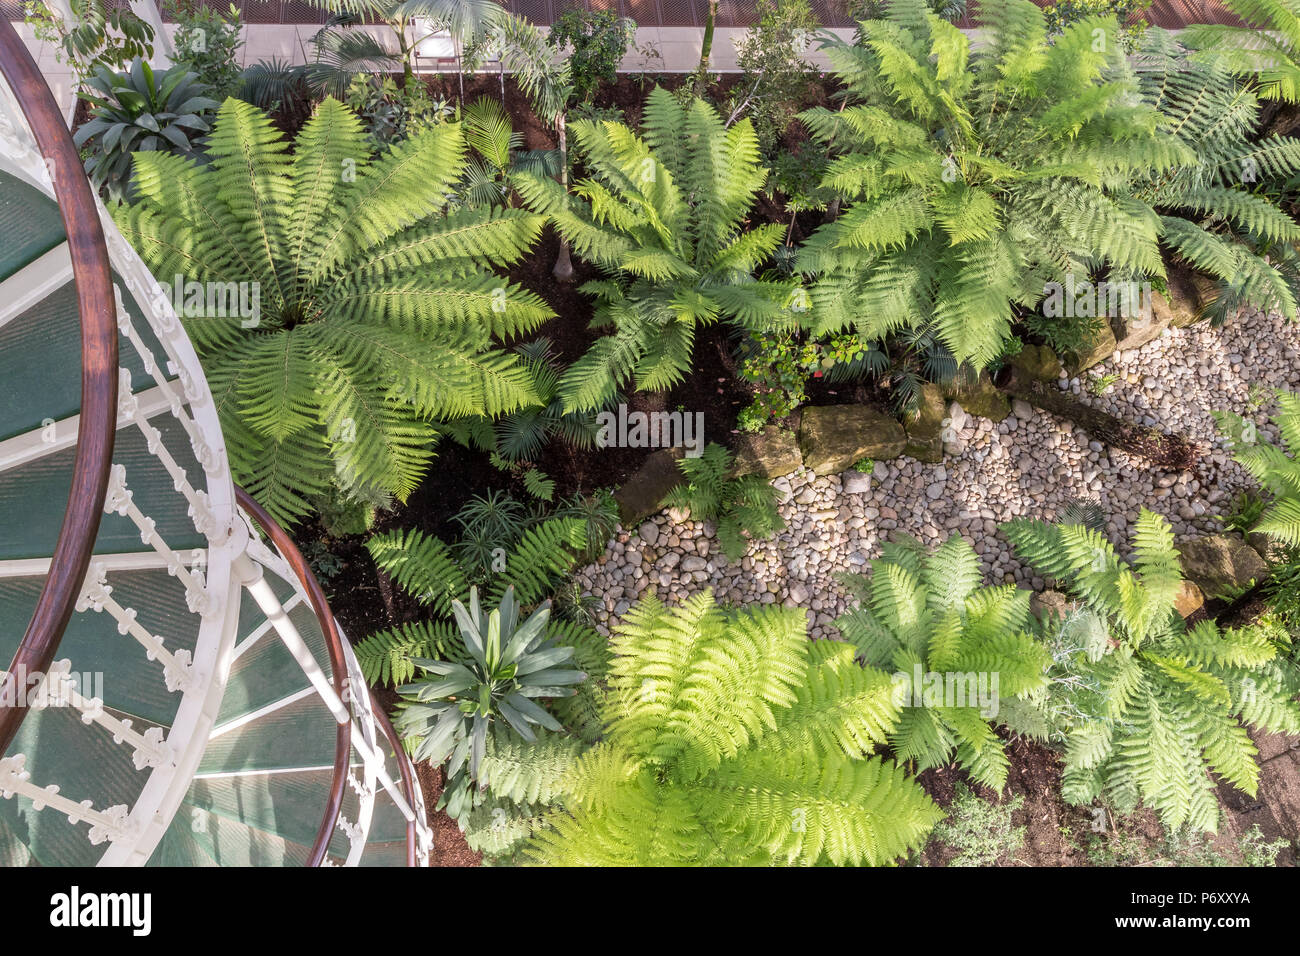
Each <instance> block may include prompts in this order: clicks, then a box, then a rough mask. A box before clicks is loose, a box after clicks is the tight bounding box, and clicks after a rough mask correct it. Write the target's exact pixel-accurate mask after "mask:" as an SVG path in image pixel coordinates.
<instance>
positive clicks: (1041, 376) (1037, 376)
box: [1011, 345, 1063, 382]
mask: <svg viewBox="0 0 1300 956" xmlns="http://www.w3.org/2000/svg"><path fill="white" fill-rule="evenodd" d="M1011 367H1012V368H1014V369H1018V370H1019V371H1021V372H1023V373H1024V374H1025V375H1026V376H1028V377H1029V378H1032V379H1034V380H1036V381H1039V382H1055V381H1056V380H1057V379H1058V378H1060V377H1061V370H1062V368H1063V366H1062V365H1061V360H1060V359H1059V358H1057V355H1056V353H1055V352H1053V351H1052V350H1051V349H1050V348H1049V347H1048V346H1046V345H1026V346H1025V347H1024V348H1022V349H1021V350H1020V353H1019V354H1018V355H1014V356H1012V357H1011Z"/></svg>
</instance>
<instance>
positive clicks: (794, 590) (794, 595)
mask: <svg viewBox="0 0 1300 956" xmlns="http://www.w3.org/2000/svg"><path fill="white" fill-rule="evenodd" d="M787 593H788V594H789V595H790V604H792V605H794V606H797V607H803V606H804V605H805V604H807V603H808V589H807V588H806V587H804V586H803V585H802V584H798V583H796V584H791V585H790V589H789V591H788V592H787Z"/></svg>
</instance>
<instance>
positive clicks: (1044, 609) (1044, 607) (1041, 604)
mask: <svg viewBox="0 0 1300 956" xmlns="http://www.w3.org/2000/svg"><path fill="white" fill-rule="evenodd" d="M1069 608H1070V599H1069V597H1067V596H1066V595H1065V594H1063V593H1062V592H1060V591H1051V590H1048V591H1041V592H1039V593H1036V594H1033V595H1031V596H1030V598H1029V610H1030V612H1031V613H1032V614H1033V615H1034V616H1036V617H1037V618H1038V619H1039V620H1043V621H1045V620H1047V618H1048V616H1051V617H1055V618H1057V619H1058V620H1059V619H1061V618H1063V617H1065V615H1066V613H1067V611H1069Z"/></svg>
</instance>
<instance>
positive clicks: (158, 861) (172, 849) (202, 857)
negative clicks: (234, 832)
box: [145, 807, 217, 867]
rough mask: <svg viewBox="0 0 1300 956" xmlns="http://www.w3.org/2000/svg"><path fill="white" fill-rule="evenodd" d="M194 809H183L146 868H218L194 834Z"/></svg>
mask: <svg viewBox="0 0 1300 956" xmlns="http://www.w3.org/2000/svg"><path fill="white" fill-rule="evenodd" d="M192 810H193V808H187V807H181V809H180V811H179V812H178V813H177V815H176V816H175V817H173V818H172V823H171V826H169V827H168V828H167V832H166V833H164V834H163V837H162V839H161V840H159V841H158V846H156V847H155V848H154V851H153V855H152V856H150V857H149V860H148V862H147V863H145V866H184V867H191V866H216V865H217V862H216V860H214V859H212V857H210V856H208V853H207V851H206V850H205V849H203V846H202V845H201V844H200V843H199V842H198V840H196V839H194V834H193V832H192Z"/></svg>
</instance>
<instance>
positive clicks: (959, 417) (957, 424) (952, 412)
mask: <svg viewBox="0 0 1300 956" xmlns="http://www.w3.org/2000/svg"><path fill="white" fill-rule="evenodd" d="M968 417H969V416H967V414H966V409H964V408H962V407H961V405H959V404H958V403H957V402H953V403H952V404H951V405H949V406H948V427H950V428H951V429H952V430H953V431H955V432H959V431H961V430H962V429H963V428H965V427H966V419H967V418H968Z"/></svg>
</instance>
